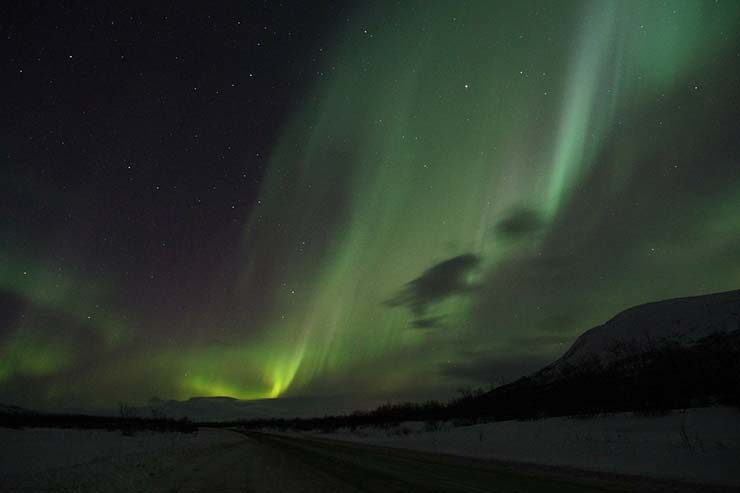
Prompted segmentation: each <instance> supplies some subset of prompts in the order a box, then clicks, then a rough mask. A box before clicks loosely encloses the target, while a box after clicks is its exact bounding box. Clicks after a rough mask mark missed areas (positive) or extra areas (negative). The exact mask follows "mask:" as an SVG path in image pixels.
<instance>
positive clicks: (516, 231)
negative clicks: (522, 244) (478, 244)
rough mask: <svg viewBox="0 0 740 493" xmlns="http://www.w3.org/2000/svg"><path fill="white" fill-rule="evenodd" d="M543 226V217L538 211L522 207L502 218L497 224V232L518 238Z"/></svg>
mask: <svg viewBox="0 0 740 493" xmlns="http://www.w3.org/2000/svg"><path fill="white" fill-rule="evenodd" d="M542 226H543V224H542V218H541V217H540V215H539V213H538V212H537V211H535V210H534V209H530V208H527V207H520V208H517V209H514V210H512V211H511V212H510V213H509V214H508V215H507V216H506V217H505V218H504V219H502V220H500V221H499V222H498V223H497V224H496V226H495V232H496V233H497V234H499V235H502V236H504V237H505V238H508V239H511V240H516V239H519V238H522V237H526V236H529V235H530V234H532V233H535V232H537V231H539V230H540V229H541V228H542Z"/></svg>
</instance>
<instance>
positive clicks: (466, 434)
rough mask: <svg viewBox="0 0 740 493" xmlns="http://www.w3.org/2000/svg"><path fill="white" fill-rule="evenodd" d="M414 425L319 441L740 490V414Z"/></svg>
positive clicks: (722, 410)
mask: <svg viewBox="0 0 740 493" xmlns="http://www.w3.org/2000/svg"><path fill="white" fill-rule="evenodd" d="M435 427H436V426H434V425H431V426H430V424H425V423H418V422H407V423H402V424H401V425H399V426H397V427H394V428H391V429H380V428H360V429H357V430H354V431H350V430H340V431H339V432H337V433H331V434H323V433H316V434H315V435H316V436H320V437H325V438H332V439H339V440H348V441H352V442H362V443H367V444H372V445H382V446H388V447H398V448H408V449H415V450H424V451H430V452H438V453H447V454H454V455H462V456H468V457H479V458H489V459H498V460H504V461H512V462H527V463H535V464H546V465H553V466H564V467H574V468H578V469H585V470H593V471H602V472H610V473H616V474H628V475H640V476H646V477H655V478H662V479H675V480H683V481H693V482H700V483H708V484H709V483H717V484H725V485H732V486H740V410H738V409H734V408H728V407H713V408H697V409H687V410H683V411H676V412H674V413H672V414H669V415H667V416H661V417H641V416H634V415H633V414H631V413H624V414H614V415H607V416H598V417H589V418H575V417H574V418H548V419H541V420H536V421H503V422H497V423H486V424H479V425H472V426H459V427H453V426H451V425H450V424H449V423H446V424H444V425H443V426H440V429H437V430H433V429H432V428H435Z"/></svg>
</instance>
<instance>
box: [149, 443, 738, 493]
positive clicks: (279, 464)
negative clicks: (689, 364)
mask: <svg viewBox="0 0 740 493" xmlns="http://www.w3.org/2000/svg"><path fill="white" fill-rule="evenodd" d="M239 433H241V434H242V436H243V438H242V439H241V440H237V441H234V442H231V443H229V444H227V445H224V446H223V447H221V448H218V449H216V450H212V451H210V452H209V453H208V454H205V455H196V456H194V457H192V458H190V460H189V461H188V464H187V465H186V466H185V465H183V466H184V467H179V468H178V469H177V470H176V471H174V472H173V474H172V475H171V476H170V477H168V478H166V481H165V482H164V483H161V484H160V487H159V488H155V489H156V490H160V491H167V492H168V493H188V492H199V491H208V492H213V493H216V492H224V493H225V492H228V493H231V492H234V493H235V492H255V493H262V492H276V493H283V492H284V493H292V492H305V493H311V492H330V493H344V492H348V493H350V492H383V493H392V492H404V493H411V492H419V493H421V492H502V493H504V492H531V493H536V492H551V491H557V492H564V493H568V492H591V491H612V492H616V491H644V492H669V491H670V492H684V491H686V492H689V491H691V492H702V491H706V492H712V491H729V490H725V489H721V488H713V487H699V486H697V485H685V484H680V483H670V482H662V481H655V480H646V479H643V478H634V477H624V476H614V475H605V474H598V473H586V472H582V471H573V470H565V469H557V468H548V467H542V466H530V465H521V464H507V463H502V462H496V461H487V460H479V459H471V458H462V457H453V456H445V455H438V454H431V453H424V452H417V451H410V450H399V449H389V448H382V447H373V446H368V445H361V444H352V443H347V442H338V441H333V440H324V439H317V438H304V437H301V438H297V437H295V436H286V435H274V434H266V433H258V432H248V431H240V432H239Z"/></svg>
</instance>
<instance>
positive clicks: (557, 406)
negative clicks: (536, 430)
mask: <svg viewBox="0 0 740 493" xmlns="http://www.w3.org/2000/svg"><path fill="white" fill-rule="evenodd" d="M718 402H719V403H724V404H729V405H740V290H737V291H729V292H725V293H717V294H709V295H703V296H694V297H690V298H678V299H671V300H666V301H660V302H655V303H648V304H645V305H640V306H637V307H634V308H630V309H628V310H625V311H623V312H621V313H619V314H618V315H617V316H615V317H614V318H612V319H611V320H609V321H608V322H606V323H604V324H602V325H599V326H597V327H594V328H592V329H590V330H588V331H586V332H585V333H584V334H583V335H581V336H580V337H579V338H578V339H577V340H576V341H575V343H574V344H573V345H572V346H571V347H570V349H568V350H567V351H566V352H565V354H564V355H563V356H562V357H561V358H559V359H558V360H556V361H555V362H554V363H552V364H551V365H548V366H547V367H545V368H543V369H542V370H540V371H538V372H536V373H534V374H532V375H529V376H527V377H524V378H521V379H519V380H517V381H515V382H513V383H511V384H508V385H504V386H501V387H499V388H497V389H494V390H492V391H490V392H488V393H485V394H483V395H480V396H477V397H474V398H471V399H466V400H463V401H461V402H460V403H458V405H457V407H456V412H458V413H460V414H468V415H476V416H488V417H492V418H495V419H510V418H533V417H540V416H556V415H567V414H583V413H601V412H619V411H642V412H646V413H654V412H663V411H666V410H668V409H676V408H681V407H694V406H701V405H707V404H712V403H718Z"/></svg>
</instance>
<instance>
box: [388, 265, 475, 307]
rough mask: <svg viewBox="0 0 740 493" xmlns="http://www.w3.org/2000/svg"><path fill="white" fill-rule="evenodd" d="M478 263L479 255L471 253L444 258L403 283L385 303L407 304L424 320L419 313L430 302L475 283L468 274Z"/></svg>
mask: <svg viewBox="0 0 740 493" xmlns="http://www.w3.org/2000/svg"><path fill="white" fill-rule="evenodd" d="M479 265H480V257H478V256H477V255H473V254H472V253H467V254H464V255H458V256H457V257H452V258H450V259H447V260H445V261H443V262H440V263H438V264H436V265H434V266H432V267H430V268H429V269H427V270H426V271H424V273H423V274H422V275H421V276H419V277H417V278H416V279H414V280H412V281H410V282H408V283H406V285H405V286H404V287H403V288H402V289H401V291H400V292H399V293H398V294H396V296H394V297H393V298H391V299H389V300H387V301H386V302H385V303H386V305H388V306H406V307H407V308H409V310H411V312H412V313H413V314H414V315H416V316H417V317H420V320H422V321H423V320H424V319H423V318H421V317H423V315H424V314H425V313H426V311H427V309H428V308H429V306H430V305H433V304H434V303H438V302H440V301H442V300H444V299H445V298H448V297H450V296H454V295H459V294H465V293H468V292H470V291H471V290H473V289H475V287H476V286H475V284H474V283H472V282H470V280H469V279H468V275H469V274H470V273H472V272H473V271H475V270H476V269H477V268H478V266H479ZM427 320H428V319H427Z"/></svg>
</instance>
